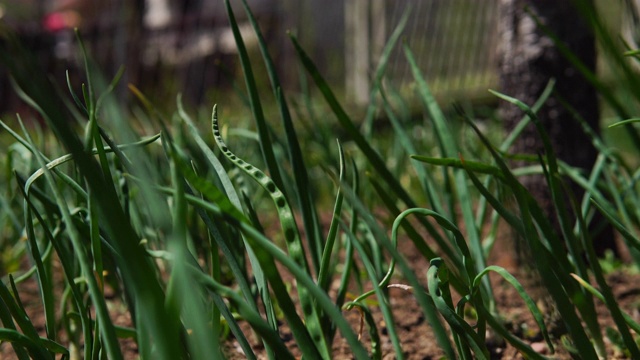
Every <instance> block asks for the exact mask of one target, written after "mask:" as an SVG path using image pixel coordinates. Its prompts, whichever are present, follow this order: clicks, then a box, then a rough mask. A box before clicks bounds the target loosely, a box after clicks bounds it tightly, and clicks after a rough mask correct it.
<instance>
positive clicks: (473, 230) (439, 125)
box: [403, 44, 494, 303]
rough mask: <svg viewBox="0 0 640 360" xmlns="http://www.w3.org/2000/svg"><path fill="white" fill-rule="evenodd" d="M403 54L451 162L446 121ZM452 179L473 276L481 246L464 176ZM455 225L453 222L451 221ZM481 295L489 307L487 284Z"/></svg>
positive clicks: (452, 146)
mask: <svg viewBox="0 0 640 360" xmlns="http://www.w3.org/2000/svg"><path fill="white" fill-rule="evenodd" d="M403 49H404V53H405V57H406V58H407V61H408V62H409V66H410V68H411V72H412V74H413V77H414V79H415V81H416V83H417V85H418V91H419V93H420V96H421V98H422V101H423V102H424V104H425V106H426V107H427V110H428V112H429V115H430V117H431V121H433V123H434V127H435V130H436V133H437V136H438V140H439V142H440V144H439V145H440V147H441V149H442V155H443V156H444V157H449V158H452V157H454V156H456V155H457V154H458V152H459V150H458V146H457V144H456V141H455V140H454V137H453V134H452V133H451V130H450V129H449V127H448V125H447V121H446V119H445V117H444V114H443V113H442V110H441V109H440V106H439V105H438V103H437V102H436V100H435V98H434V96H433V94H432V93H431V91H430V89H429V86H428V85H427V83H426V81H425V80H424V77H423V76H422V73H421V72H420V69H419V67H418V65H417V63H416V61H415V59H414V56H413V53H412V52H411V49H409V47H408V45H407V44H404V47H403ZM454 179H455V188H456V203H457V204H458V205H459V206H460V208H461V210H462V218H463V221H464V223H465V224H466V226H467V229H466V232H467V238H468V240H469V244H470V247H471V251H472V252H473V258H474V262H475V265H476V269H475V270H476V272H478V271H481V270H482V269H483V268H485V267H486V260H485V258H484V256H483V255H484V252H483V250H482V243H481V240H480V232H479V229H478V228H477V227H476V226H474V225H475V216H474V214H473V204H472V201H471V195H470V194H469V191H468V187H467V183H466V179H465V172H464V171H463V170H457V171H454ZM450 210H451V211H452V213H451V214H450V216H451V219H455V215H454V212H453V210H454V209H450ZM454 221H455V220H454ZM482 290H483V292H484V293H485V295H486V297H485V299H486V300H487V301H489V303H493V302H494V299H493V294H492V291H491V284H490V283H489V281H488V280H486V281H485V282H484V283H483V287H482Z"/></svg>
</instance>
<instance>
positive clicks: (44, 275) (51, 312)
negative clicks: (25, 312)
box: [24, 203, 56, 341]
mask: <svg viewBox="0 0 640 360" xmlns="http://www.w3.org/2000/svg"><path fill="white" fill-rule="evenodd" d="M24 207H25V210H26V211H25V213H24V216H25V228H26V229H25V230H26V233H27V240H28V243H29V250H30V251H31V258H32V260H33V261H34V262H35V264H36V268H37V269H38V271H37V274H38V285H39V287H40V296H41V298H42V306H43V307H44V316H45V328H46V332H47V337H48V338H49V339H51V340H53V341H55V340H56V319H55V308H54V305H55V304H54V298H53V296H54V295H53V279H51V278H50V277H49V275H50V274H51V272H49V271H47V269H46V268H45V266H44V264H43V262H42V253H41V252H40V249H39V246H38V241H37V240H36V233H35V230H34V228H33V218H32V214H31V211H29V209H28V206H27V205H26V203H25V206H24Z"/></svg>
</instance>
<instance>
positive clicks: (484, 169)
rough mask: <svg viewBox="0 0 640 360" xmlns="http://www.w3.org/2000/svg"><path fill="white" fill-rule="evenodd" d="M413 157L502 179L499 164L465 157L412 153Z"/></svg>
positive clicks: (433, 163) (421, 160)
mask: <svg viewBox="0 0 640 360" xmlns="http://www.w3.org/2000/svg"><path fill="white" fill-rule="evenodd" d="M411 158H412V159H414V160H417V161H420V162H423V163H427V164H430V165H439V166H450V167H454V168H457V169H468V170H469V171H473V172H477V173H480V174H486V175H491V176H493V177H497V178H498V179H501V180H503V179H502V172H501V171H500V169H499V168H498V167H497V166H493V165H489V164H485V163H481V162H477V161H471V160H464V159H455V158H433V157H428V156H421V155H411Z"/></svg>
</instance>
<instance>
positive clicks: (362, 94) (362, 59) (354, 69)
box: [344, 0, 371, 105]
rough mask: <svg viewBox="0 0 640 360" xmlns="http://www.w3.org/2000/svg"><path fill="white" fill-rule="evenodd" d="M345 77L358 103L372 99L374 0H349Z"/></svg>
mask: <svg viewBox="0 0 640 360" xmlns="http://www.w3.org/2000/svg"><path fill="white" fill-rule="evenodd" d="M344 14H345V74H346V76H345V79H346V84H345V87H346V90H347V94H348V95H347V96H348V97H349V98H350V99H351V100H353V101H354V102H355V103H356V104H359V105H364V104H366V103H367V102H368V101H369V90H370V87H371V84H370V81H369V72H370V63H371V61H370V60H371V47H370V31H369V23H370V16H369V14H370V2H369V0H345V11H344Z"/></svg>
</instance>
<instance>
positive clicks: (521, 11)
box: [500, 0, 615, 255]
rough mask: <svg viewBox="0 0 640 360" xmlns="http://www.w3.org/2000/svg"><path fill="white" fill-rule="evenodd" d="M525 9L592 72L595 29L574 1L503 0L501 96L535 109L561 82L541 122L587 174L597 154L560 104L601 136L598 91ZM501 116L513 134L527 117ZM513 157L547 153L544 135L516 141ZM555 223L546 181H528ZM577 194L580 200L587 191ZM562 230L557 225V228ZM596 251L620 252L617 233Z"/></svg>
mask: <svg viewBox="0 0 640 360" xmlns="http://www.w3.org/2000/svg"><path fill="white" fill-rule="evenodd" d="M525 7H528V8H529V10H530V11H531V12H532V13H533V14H535V15H536V16H537V17H538V18H539V19H541V21H542V22H543V23H544V24H545V25H546V26H547V27H548V28H549V29H550V31H551V32H553V33H554V34H556V35H557V36H558V38H559V39H560V40H561V41H562V42H564V43H565V44H566V45H567V47H568V48H569V49H570V50H571V51H572V52H573V54H574V55H575V56H577V57H578V58H579V59H580V60H582V62H584V64H585V65H586V66H587V67H589V68H590V69H591V70H595V67H596V48H595V39H594V36H593V32H592V30H591V28H590V27H589V26H588V25H587V24H586V23H585V22H584V21H583V20H582V17H581V16H580V14H579V12H578V11H577V10H576V9H575V7H574V6H573V2H572V1H571V0H501V17H500V21H501V24H500V35H501V42H500V43H501V46H502V48H501V63H500V74H501V75H500V86H501V89H502V92H504V93H505V94H508V95H510V96H513V97H515V98H518V99H520V100H522V101H523V102H525V103H526V104H528V105H533V104H534V103H535V101H536V100H537V99H538V98H539V97H540V95H541V94H542V91H543V90H544V88H545V86H546V85H547V83H548V82H549V80H550V79H552V78H554V79H556V85H555V94H554V95H552V96H551V97H550V98H549V99H548V100H547V102H546V104H545V105H544V106H543V107H542V108H541V109H540V111H538V113H537V114H538V117H539V119H540V121H541V123H542V124H543V126H544V128H545V129H546V131H547V132H548V133H549V136H550V138H551V142H552V145H553V147H554V149H555V152H556V154H557V156H558V157H559V158H560V159H561V160H563V161H565V162H566V163H568V164H569V165H572V166H576V167H579V168H582V169H585V170H587V171H588V170H589V169H591V167H592V165H593V163H594V161H595V159H596V157H597V151H596V149H595V148H594V147H593V145H592V144H591V141H590V139H589V138H588V137H587V136H586V135H585V134H584V132H583V131H582V129H581V126H580V124H579V123H578V122H577V121H576V120H575V118H574V117H573V115H572V114H571V113H570V111H569V110H568V109H567V108H566V107H565V106H563V104H561V102H560V99H563V100H564V101H566V102H567V103H568V104H569V105H570V106H571V107H572V108H574V109H576V110H577V111H578V113H579V114H580V116H581V117H582V118H583V119H584V120H585V121H586V122H587V123H588V124H589V126H590V127H591V128H592V129H594V130H595V131H596V132H599V125H598V122H599V109H598V97H597V94H596V90H595V88H594V87H592V86H591V85H590V84H589V82H588V81H587V80H586V79H585V78H584V77H583V76H582V75H581V74H580V73H579V72H578V71H577V70H576V69H575V68H574V67H573V66H572V65H571V63H570V62H569V61H568V60H567V59H566V58H565V57H564V56H563V55H562V54H561V53H560V51H559V50H558V49H557V48H556V47H555V45H554V43H553V41H552V40H551V39H550V38H549V37H548V36H546V35H545V34H544V32H543V30H542V29H541V28H540V27H538V26H537V25H536V22H535V21H534V20H533V18H532V17H531V15H529V14H528V13H527V12H526V11H525ZM501 116H502V118H503V119H504V121H505V128H506V129H507V131H511V130H512V129H513V128H514V127H515V126H516V124H517V123H518V122H519V120H520V119H521V118H522V116H523V113H522V111H520V110H519V109H518V108H517V107H515V106H512V105H510V104H506V103H502V105H501ZM511 152H512V153H528V154H538V153H542V152H543V145H542V140H541V138H540V135H539V134H538V132H537V131H536V129H535V127H534V126H533V124H530V126H528V127H527V128H526V129H525V131H524V132H523V133H522V135H521V136H520V138H519V139H518V140H517V141H516V143H515V144H514V146H513V148H512V149H511ZM523 183H524V185H525V186H526V187H527V188H528V189H529V190H530V191H531V192H532V194H533V195H534V196H535V198H536V199H538V200H539V203H540V205H541V207H542V208H543V210H545V211H546V212H547V214H548V215H549V218H550V219H553V221H556V216H555V214H554V209H553V205H552V201H551V195H550V193H549V190H548V188H547V185H546V182H545V180H544V178H543V177H542V176H531V177H527V178H524V179H523ZM572 189H573V190H574V192H575V195H576V196H578V198H580V197H581V196H582V195H583V192H582V191H581V190H580V189H579V188H578V187H577V186H573V187H572ZM556 225H557V223H556ZM594 246H595V248H596V252H597V253H599V254H600V255H602V254H603V252H604V250H605V249H612V250H615V243H614V238H613V236H612V232H611V231H610V230H609V231H603V232H600V235H599V236H597V238H596V239H595V240H594Z"/></svg>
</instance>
